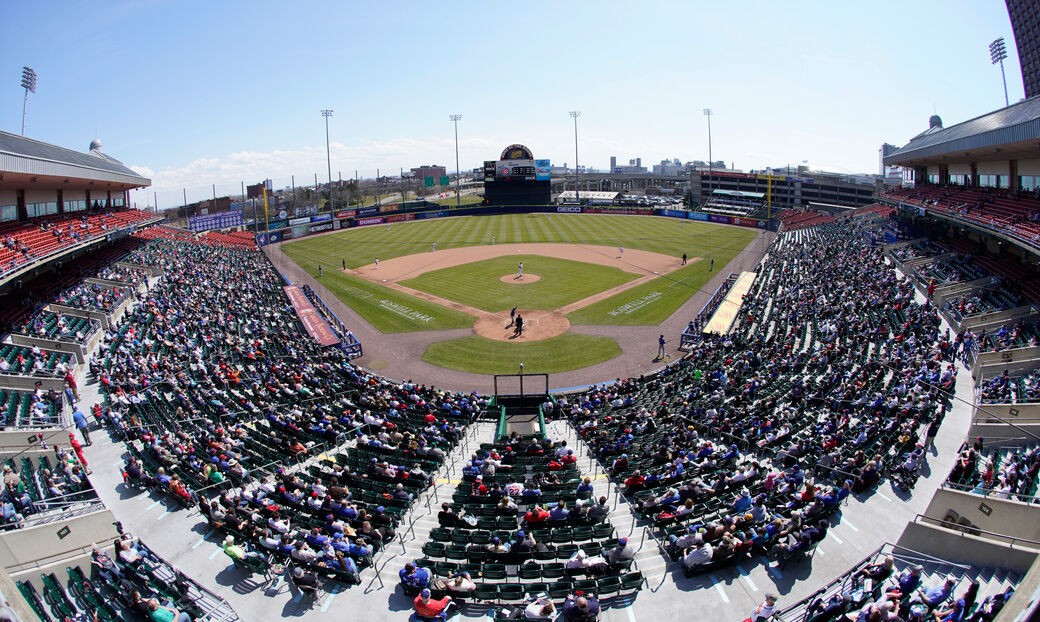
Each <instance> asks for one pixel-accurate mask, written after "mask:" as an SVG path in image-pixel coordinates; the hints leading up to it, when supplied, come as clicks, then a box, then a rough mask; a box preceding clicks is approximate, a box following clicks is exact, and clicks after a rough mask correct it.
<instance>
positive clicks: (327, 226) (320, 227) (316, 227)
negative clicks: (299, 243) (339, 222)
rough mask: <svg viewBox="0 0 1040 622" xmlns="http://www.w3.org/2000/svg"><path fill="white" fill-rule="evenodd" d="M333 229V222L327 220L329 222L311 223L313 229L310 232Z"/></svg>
mask: <svg viewBox="0 0 1040 622" xmlns="http://www.w3.org/2000/svg"><path fill="white" fill-rule="evenodd" d="M331 230H332V223H331V222H327V223H325V224H323V225H311V231H310V232H311V233H317V232H319V231H331Z"/></svg>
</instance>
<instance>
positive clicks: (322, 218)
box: [311, 214, 332, 222]
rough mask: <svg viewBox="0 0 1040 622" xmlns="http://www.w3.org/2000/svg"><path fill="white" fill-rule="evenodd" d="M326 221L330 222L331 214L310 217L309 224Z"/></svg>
mask: <svg viewBox="0 0 1040 622" xmlns="http://www.w3.org/2000/svg"><path fill="white" fill-rule="evenodd" d="M326 220H332V214H318V215H317V216H311V222H324V221H326Z"/></svg>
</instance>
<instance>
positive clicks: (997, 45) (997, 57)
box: [989, 37, 1011, 106]
mask: <svg viewBox="0 0 1040 622" xmlns="http://www.w3.org/2000/svg"><path fill="white" fill-rule="evenodd" d="M1005 58H1007V50H1006V49H1005V48H1004V37H999V38H997V40H996V41H994V42H993V43H990V44H989V59H990V61H992V63H993V64H994V65H996V64H997V63H1000V77H1001V78H1003V80H1004V105H1005V106H1010V105H1011V103H1010V102H1009V101H1008V94H1007V76H1005V75H1004V59H1005Z"/></svg>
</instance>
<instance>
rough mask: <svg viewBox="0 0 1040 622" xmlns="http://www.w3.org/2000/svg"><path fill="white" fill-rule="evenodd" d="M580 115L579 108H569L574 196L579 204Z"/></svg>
mask: <svg viewBox="0 0 1040 622" xmlns="http://www.w3.org/2000/svg"><path fill="white" fill-rule="evenodd" d="M580 116H581V111H580V110H571V117H572V118H573V119H574V198H575V200H576V201H577V202H578V204H579V205H580V204H581V190H580V185H581V184H580V182H579V181H578V117H580Z"/></svg>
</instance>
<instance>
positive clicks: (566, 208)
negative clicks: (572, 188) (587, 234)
mask: <svg viewBox="0 0 1040 622" xmlns="http://www.w3.org/2000/svg"><path fill="white" fill-rule="evenodd" d="M556 211H557V212H561V213H564V214H580V213H581V208H580V207H578V206H577V205H561V206H559V207H557V208H556Z"/></svg>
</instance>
